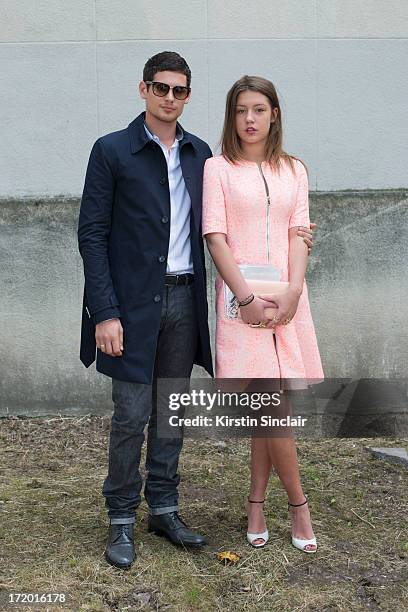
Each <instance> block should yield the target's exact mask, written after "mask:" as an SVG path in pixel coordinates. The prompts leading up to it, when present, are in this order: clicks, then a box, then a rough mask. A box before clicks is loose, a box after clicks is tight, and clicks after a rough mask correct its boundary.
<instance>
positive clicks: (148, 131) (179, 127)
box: [143, 122, 184, 146]
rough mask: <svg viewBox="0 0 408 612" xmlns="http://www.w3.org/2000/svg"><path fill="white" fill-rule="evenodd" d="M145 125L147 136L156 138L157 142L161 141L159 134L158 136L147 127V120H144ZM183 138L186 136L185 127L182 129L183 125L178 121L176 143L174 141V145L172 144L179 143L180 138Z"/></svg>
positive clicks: (152, 138) (151, 138)
mask: <svg viewBox="0 0 408 612" xmlns="http://www.w3.org/2000/svg"><path fill="white" fill-rule="evenodd" d="M143 127H144V129H145V131H146V134H147V136H148V137H149V138H150V140H154V141H155V142H158V143H160V138H159V137H158V136H156V134H153V133H152V132H151V131H150V130H149V128H148V127H147V125H146V123H145V122H143ZM183 138H184V132H183V129H182V127H181V125H179V124H178V123H177V125H176V140H175V141H174V143H173V145H172V146H174V145H175V144H177V145H178V143H179V142H180V140H182V139H183ZM176 141H178V142H177V143H176Z"/></svg>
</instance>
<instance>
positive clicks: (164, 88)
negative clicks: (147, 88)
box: [153, 83, 170, 97]
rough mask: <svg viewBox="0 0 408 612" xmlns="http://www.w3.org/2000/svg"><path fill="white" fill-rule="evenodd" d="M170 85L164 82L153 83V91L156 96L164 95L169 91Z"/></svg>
mask: <svg viewBox="0 0 408 612" xmlns="http://www.w3.org/2000/svg"><path fill="white" fill-rule="evenodd" d="M169 89H170V87H169V86H168V85H166V83H153V93H154V94H155V95H156V96H160V97H163V96H166V95H167V94H168V93H169Z"/></svg>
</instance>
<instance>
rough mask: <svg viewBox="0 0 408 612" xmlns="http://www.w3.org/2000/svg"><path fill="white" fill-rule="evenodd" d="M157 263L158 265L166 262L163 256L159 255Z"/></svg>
mask: <svg viewBox="0 0 408 612" xmlns="http://www.w3.org/2000/svg"><path fill="white" fill-rule="evenodd" d="M159 261H160V263H163V262H164V261H166V258H165V256H164V255H160V257H159Z"/></svg>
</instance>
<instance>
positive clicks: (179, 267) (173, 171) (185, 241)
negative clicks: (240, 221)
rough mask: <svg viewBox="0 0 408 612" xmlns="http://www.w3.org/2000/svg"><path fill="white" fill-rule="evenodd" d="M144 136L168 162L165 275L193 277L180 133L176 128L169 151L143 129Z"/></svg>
mask: <svg viewBox="0 0 408 612" xmlns="http://www.w3.org/2000/svg"><path fill="white" fill-rule="evenodd" d="M144 128H145V130H146V134H147V135H148V136H149V138H151V139H152V140H154V141H155V142H157V144H158V145H159V146H160V148H161V150H162V151H163V153H164V157H165V158H166V162H167V175H168V180H169V191H170V242H169V253H168V257H167V270H166V271H167V274H185V273H190V274H192V273H194V268H193V259H192V255H191V243H190V211H191V199H190V196H189V193H188V191H187V188H186V185H185V182H184V178H183V174H182V172H181V164H180V147H179V140H181V139H182V138H183V132H182V130H181V129H180V128H179V127H178V126H177V132H176V138H175V141H174V142H173V144H172V145H171V147H170V149H168V148H167V147H166V145H164V144H163V143H162V142H160V139H159V137H158V136H156V135H155V134H152V133H151V132H150V131H149V129H148V128H147V126H146V124H145V126H144Z"/></svg>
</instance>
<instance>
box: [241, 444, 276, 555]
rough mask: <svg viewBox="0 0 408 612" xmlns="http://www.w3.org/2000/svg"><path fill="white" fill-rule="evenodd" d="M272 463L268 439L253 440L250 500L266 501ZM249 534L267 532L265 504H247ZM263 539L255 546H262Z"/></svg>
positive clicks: (256, 541)
mask: <svg viewBox="0 0 408 612" xmlns="http://www.w3.org/2000/svg"><path fill="white" fill-rule="evenodd" d="M271 468H272V461H271V458H270V456H269V452H268V439H267V438H252V441H251V488H250V492H249V499H251V500H253V501H262V500H263V499H265V493H266V488H267V486H268V481H269V475H270V473H271ZM247 513H248V532H249V533H263V532H264V531H266V523H265V517H264V513H263V504H251V503H248V502H247ZM261 543H262V539H257V540H255V542H254V544H261Z"/></svg>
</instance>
